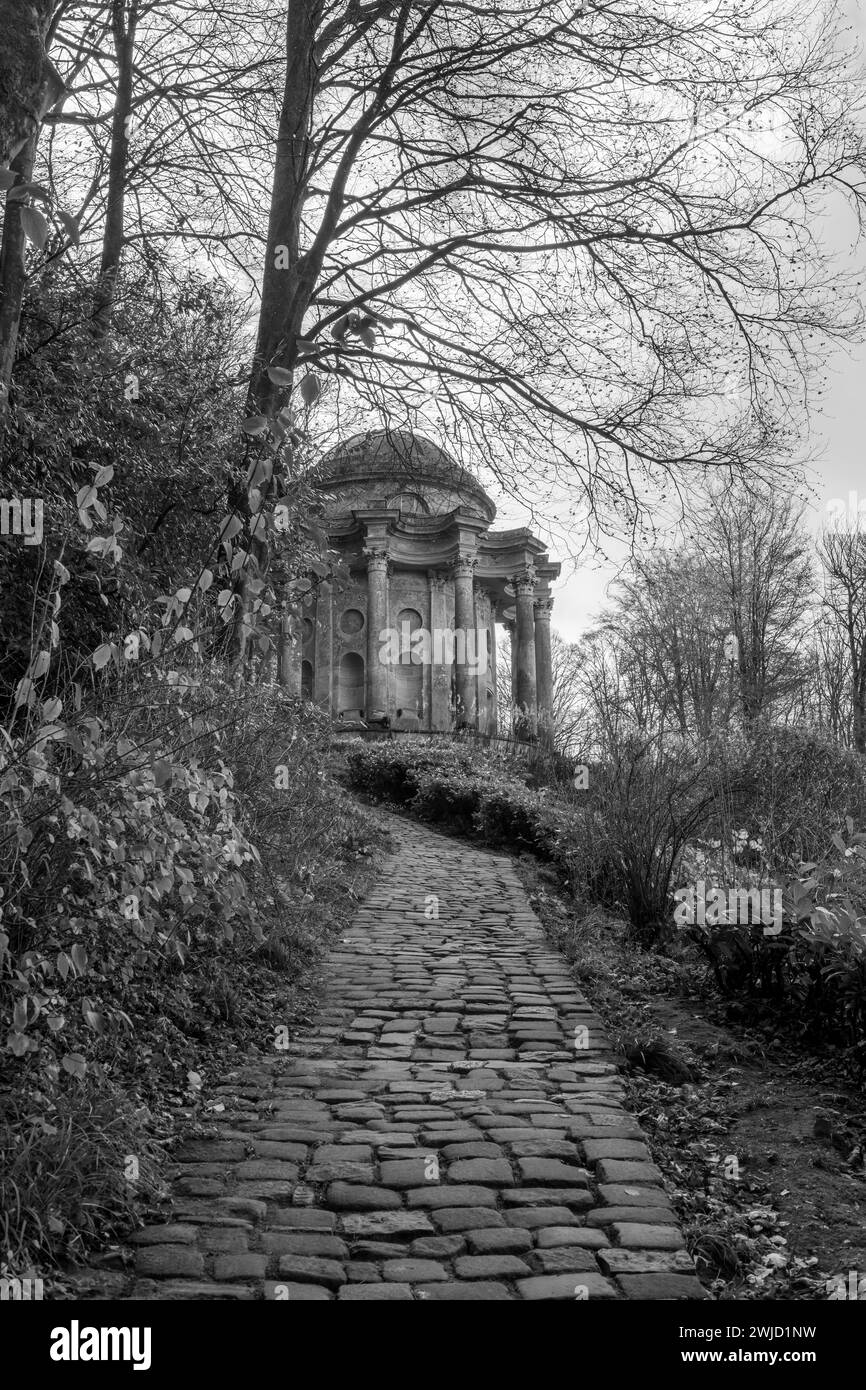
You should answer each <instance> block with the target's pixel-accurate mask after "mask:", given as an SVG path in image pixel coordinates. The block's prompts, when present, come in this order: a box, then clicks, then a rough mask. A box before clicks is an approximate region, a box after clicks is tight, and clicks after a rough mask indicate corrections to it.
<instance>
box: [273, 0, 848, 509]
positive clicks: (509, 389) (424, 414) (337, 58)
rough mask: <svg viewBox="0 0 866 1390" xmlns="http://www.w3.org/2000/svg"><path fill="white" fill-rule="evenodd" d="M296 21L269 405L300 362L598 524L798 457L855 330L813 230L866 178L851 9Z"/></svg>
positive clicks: (538, 6) (489, 12) (465, 9)
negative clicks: (803, 406) (826, 358)
mask: <svg viewBox="0 0 866 1390" xmlns="http://www.w3.org/2000/svg"><path fill="white" fill-rule="evenodd" d="M286 15H287V20H286V30H285V46H286V61H285V72H284V82H283V94H282V103H281V111H280V121H279V130H278V135H277V141H276V158H275V170H274V176H273V183H272V192H271V203H270V213H269V226H268V238H267V248H266V255H265V261H264V267H263V276H262V298H261V310H260V315H259V322H258V334H257V344H256V350H255V360H254V368H253V376H252V380H251V384H250V394H249V410H250V412H251V414H254V415H259V416H262V417H265V418H273V417H274V416H275V415H276V414H278V413H279V411H280V409H281V408H282V407H283V405H284V404H285V402H286V400H287V398H288V397H289V395H290V392H291V390H292V388H293V387H294V388H295V389H297V388H298V379H297V378H298V372H297V368H298V367H299V365H301V366H302V367H303V375H304V382H303V385H302V391H303V400H301V399H299V398H295V399H297V400H298V407H299V408H300V409H303V406H304V405H305V404H308V403H309V402H310V401H311V400H312V399H313V398H314V397H315V395H316V392H317V391H318V390H319V389H322V388H330V390H326V396H327V398H328V400H329V402H330V403H331V405H332V407H333V410H334V411H335V413H336V415H337V417H338V418H339V419H344V418H345V417H346V416H347V415H351V414H352V412H358V411H360V412H363V411H365V410H366V411H369V410H370V409H375V410H376V411H377V412H379V413H380V414H383V413H384V414H386V415H387V416H388V417H389V418H392V419H394V418H396V419H400V420H402V421H406V422H408V423H409V424H410V425H412V424H416V425H419V424H420V425H424V424H427V425H428V426H429V427H430V428H434V429H436V430H437V432H439V433H440V434H442V433H448V432H450V433H451V434H452V435H453V436H454V438H455V439H456V440H459V441H460V442H461V443H462V444H463V445H464V446H465V448H467V449H471V450H474V451H475V452H476V454H477V456H478V457H479V458H481V459H483V460H484V461H485V462H486V463H488V464H489V465H490V466H491V467H492V468H493V469H494V471H496V472H497V473H498V476H499V477H500V480H501V481H503V482H504V483H505V485H507V486H509V487H511V489H512V490H513V491H516V492H520V493H521V494H522V495H523V496H525V495H526V485H527V482H528V480H529V479H530V478H532V477H537V473H538V467H539V463H538V461H539V457H540V458H542V459H543V460H544V465H543V467H544V472H545V475H546V476H547V477H550V476H552V475H555V474H557V473H558V474H559V475H561V476H562V477H564V478H567V479H568V481H569V482H570V483H571V484H572V485H573V486H575V487H576V488H578V489H579V490H580V491H582V493H583V495H584V497H585V498H586V499H588V501H589V504H590V506H592V507H595V508H599V507H603V506H604V505H605V504H616V503H618V502H622V501H623V500H624V499H628V500H630V501H631V502H632V503H635V502H636V501H637V499H638V492H639V489H638V487H637V480H638V478H639V477H640V475H641V473H650V474H653V475H654V476H656V477H659V476H663V475H668V476H671V477H673V478H674V479H675V480H678V479H681V478H682V475H683V474H684V473H688V471H689V470H690V469H703V468H705V467H708V466H713V465H718V464H721V463H729V464H731V465H732V466H733V467H735V468H744V467H747V466H751V467H753V468H756V469H764V470H766V469H768V468H770V467H771V466H772V462H773V460H774V459H776V458H777V457H778V448H779V444H780V438H781V430H780V428H779V426H778V423H777V419H778V416H777V413H776V411H775V410H774V407H778V406H779V405H780V397H783V398H785V399H786V400H787V401H788V403H789V404H790V396H789V394H788V395H786V392H787V391H788V388H789V387H790V385H791V377H792V374H793V378H794V381H795V382H796V384H797V385H799V384H800V374H801V372H802V370H803V369H804V367H805V366H806V365H807V359H808V352H806V351H805V349H806V346H807V338H808V335H809V334H815V335H817V338H820V337H821V335H825V334H827V333H835V332H840V333H845V332H847V331H848V330H849V329H850V328H851V327H852V326H853V322H854V319H855V318H856V310H855V308H854V306H853V302H852V300H851V299H850V298H848V297H847V296H846V294H845V292H844V291H842V292H841V294H840V293H839V287H838V286H836V287H835V290H836V292H835V293H834V294H833V295H830V294H829V293H828V292H825V289H824V288H822V286H826V265H825V264H824V263H823V260H822V256H821V253H820V248H818V247H817V246H816V245H815V244H814V241H813V239H812V237H811V233H810V230H809V210H810V208H813V209H815V208H817V207H818V205H819V204H820V203H821V200H822V198H823V197H824V196H825V192H826V190H828V189H830V188H834V189H837V190H838V192H839V193H840V194H841V195H842V196H843V197H845V198H848V199H853V200H854V201H855V202H856V201H858V200H859V198H860V196H861V191H862V190H861V189H860V188H859V186H858V185H857V182H856V175H854V177H852V170H853V169H855V168H856V166H858V164H859V163H860V161H861V159H862V143H861V141H860V137H859V136H858V135H857V133H856V130H855V126H854V123H853V122H851V121H849V119H848V117H847V116H846V114H845V111H846V107H845V102H846V101H847V100H848V96H849V95H850V93H847V94H846V77H845V72H844V67H843V64H842V63H841V61H840V59H839V57H838V52H837V49H835V48H834V38H833V33H834V25H835V22H836V21H835V18H834V14H833V11H832V7H830V8H829V9H828V8H827V7H826V6H824V5H820V6H818V5H816V6H814V7H813V8H812V9H811V10H810V11H809V12H808V13H806V14H803V15H800V16H798V18H799V28H798V30H797V32H796V33H795V32H794V31H793V30H792V29H791V26H790V24H789V22H788V17H787V16H786V15H784V14H782V13H781V12H780V11H777V10H776V9H775V7H774V6H773V5H772V4H771V3H769V2H768V3H763V2H760V3H757V4H754V5H750V6H749V7H748V8H747V9H745V8H744V7H743V6H742V5H740V4H738V3H728V2H727V0H721V3H719V4H715V5H713V6H712V7H705V6H702V5H697V4H696V5H690V4H685V5H684V6H681V7H677V8H676V9H673V8H672V7H670V6H667V5H657V4H649V5H646V6H641V7H640V9H639V10H637V11H635V10H632V9H629V10H628V11H624V10H622V9H621V8H620V7H618V6H615V5H591V6H590V5H586V4H585V3H584V0H565V3H563V4H552V3H549V0H516V3H515V4H514V5H512V6H510V7H509V8H507V9H502V8H501V7H493V8H491V7H489V6H486V5H485V6H481V5H477V4H473V3H471V0H387V2H386V0H371V3H367V4H364V3H352V4H350V5H349V6H347V7H344V6H342V5H340V6H338V5H336V4H329V3H327V0H289V3H288V5H287V11H286ZM767 127H772V131H771V133H770V134H768V133H767ZM807 262H808V264H809V276H808V289H807V288H806V287H805V283H804V277H803V275H802V274H801V268H802V267H803V266H805V264H806V263H807ZM822 266H823V268H822ZM831 302H832V303H833V304H834V305H836V306H840V305H841V306H843V307H842V308H841V312H837V311H836V309H834V310H831V309H830V308H829V305H830V304H831ZM738 391H739V396H737V392H738ZM497 441H498V442H497Z"/></svg>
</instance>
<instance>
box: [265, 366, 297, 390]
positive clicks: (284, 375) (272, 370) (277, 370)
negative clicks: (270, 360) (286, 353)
mask: <svg viewBox="0 0 866 1390" xmlns="http://www.w3.org/2000/svg"><path fill="white" fill-rule="evenodd" d="M268 380H269V381H272V382H273V383H274V385H275V386H291V384H292V373H291V372H290V371H289V369H288V367H268Z"/></svg>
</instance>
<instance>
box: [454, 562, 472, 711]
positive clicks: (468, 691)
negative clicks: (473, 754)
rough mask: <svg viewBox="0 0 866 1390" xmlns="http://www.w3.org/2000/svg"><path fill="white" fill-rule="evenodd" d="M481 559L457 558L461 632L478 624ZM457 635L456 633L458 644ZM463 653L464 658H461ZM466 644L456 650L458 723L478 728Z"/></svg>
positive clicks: (458, 628) (458, 627) (456, 610)
mask: <svg viewBox="0 0 866 1390" xmlns="http://www.w3.org/2000/svg"><path fill="white" fill-rule="evenodd" d="M476 564H477V561H476V559H475V557H474V556H472V555H458V557H457V559H456V560H455V561H454V562H453V570H454V628H455V634H456V633H457V632H463V633H464V634H465V633H468V632H470V631H472V630H473V629H474V627H475V566H476ZM456 646H457V638H456V635H455V648H456ZM459 655H462V656H463V658H464V659H463V660H462V661H459V660H457V657H458V656H459ZM466 655H467V653H466V645H465V643H464V644H463V650H462V652H460V651H459V650H456V651H455V666H456V676H457V695H458V699H459V701H460V705H459V710H460V712H459V714H458V716H457V723H458V726H459V725H460V724H468V725H469V727H470V728H471V729H474V728H475V727H476V724H477V720H478V699H477V693H476V692H477V689H478V681H477V677H476V673H475V668H474V666H472V665H470V664H469V663H468V662H467V661H466Z"/></svg>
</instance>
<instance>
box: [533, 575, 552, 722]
mask: <svg viewBox="0 0 866 1390" xmlns="http://www.w3.org/2000/svg"><path fill="white" fill-rule="evenodd" d="M552 612H553V599H552V598H549V597H547V598H540V599H536V601H535V676H536V682H537V686H538V728H539V732H540V733H542V734H543V736H544V737H545V739H546V740H547V741H548V742H552V741H553V658H552V654H551V647H550V616H551V613H552Z"/></svg>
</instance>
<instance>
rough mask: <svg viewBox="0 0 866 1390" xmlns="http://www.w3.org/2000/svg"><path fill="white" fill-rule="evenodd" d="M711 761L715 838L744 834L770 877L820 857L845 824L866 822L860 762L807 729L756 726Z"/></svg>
mask: <svg viewBox="0 0 866 1390" xmlns="http://www.w3.org/2000/svg"><path fill="white" fill-rule="evenodd" d="M713 756H714V763H715V765H716V767H717V769H718V786H719V790H720V796H719V813H720V814H719V819H718V822H717V828H718V831H719V833H720V834H723V833H724V831H725V829H726V828H730V827H732V826H736V827H740V826H745V827H747V828H748V830H749V833H750V836H751V837H752V838H753V839H760V841H761V842H762V847H763V853H764V857H765V859H766V860H767V862H768V863H769V864H770V866H771V867H772V868H774V869H776V870H781V869H783V868H785V867H790V866H792V865H795V864H797V863H798V862H800V861H801V860H802V861H809V860H811V859H815V858H817V857H818V856H819V855H821V854H823V853H824V849H825V847H826V845H827V844H828V843H829V842H830V839H831V836H832V835H833V833H834V831H835V830H836V828H837V826H838V825H839V824H840V823H841V822H842V821H843V820H844V819H845V817H846V816H851V817H852V818H853V820H854V821H855V822H856V823H858V824H862V823H864V821H866V758H864V757H863V756H862V754H859V753H856V752H855V751H854V750H852V749H848V748H840V747H839V745H838V744H836V743H834V742H833V741H832V739H830V738H828V737H827V736H826V735H824V734H821V733H818V732H816V731H815V730H813V729H806V728H801V727H799V726H796V725H779V726H767V725H758V726H756V728H755V729H753V730H752V731H751V733H750V735H749V737H748V739H746V738H743V737H738V738H728V739H726V740H724V741H721V742H719V743H718V745H717V746H716V747H715V749H714V754H713ZM725 811H727V814H724V812H725Z"/></svg>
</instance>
